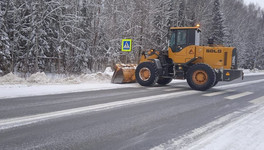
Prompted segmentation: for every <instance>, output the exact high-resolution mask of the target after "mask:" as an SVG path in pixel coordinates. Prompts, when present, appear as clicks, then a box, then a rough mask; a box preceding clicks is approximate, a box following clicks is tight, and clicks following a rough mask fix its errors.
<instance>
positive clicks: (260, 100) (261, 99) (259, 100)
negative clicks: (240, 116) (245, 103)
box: [249, 96, 264, 104]
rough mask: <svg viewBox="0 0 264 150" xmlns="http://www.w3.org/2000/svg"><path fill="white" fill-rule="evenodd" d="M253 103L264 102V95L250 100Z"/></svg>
mask: <svg viewBox="0 0 264 150" xmlns="http://www.w3.org/2000/svg"><path fill="white" fill-rule="evenodd" d="M249 102H250V103H252V104H261V103H264V96H262V97H259V98H256V99H254V100H251V101H249Z"/></svg>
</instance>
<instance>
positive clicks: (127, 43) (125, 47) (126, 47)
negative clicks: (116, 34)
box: [122, 39, 132, 52]
mask: <svg viewBox="0 0 264 150" xmlns="http://www.w3.org/2000/svg"><path fill="white" fill-rule="evenodd" d="M131 50H132V40H131V39H123V40H122V51H123V52H131Z"/></svg>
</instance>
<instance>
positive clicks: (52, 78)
mask: <svg viewBox="0 0 264 150" xmlns="http://www.w3.org/2000/svg"><path fill="white" fill-rule="evenodd" d="M112 74H113V71H112V70H111V68H110V67H108V68H106V70H105V71H104V72H103V73H102V72H98V73H93V74H82V75H79V76H76V75H71V76H66V75H46V74H45V73H44V72H37V73H35V74H32V75H31V76H30V77H28V78H26V79H24V78H20V77H18V76H17V75H14V74H13V73H9V74H7V75H5V76H3V77H0V85H6V84H11V85H13V84H26V85H35V84H36V85H38V84H80V83H105V82H110V80H111V77H112Z"/></svg>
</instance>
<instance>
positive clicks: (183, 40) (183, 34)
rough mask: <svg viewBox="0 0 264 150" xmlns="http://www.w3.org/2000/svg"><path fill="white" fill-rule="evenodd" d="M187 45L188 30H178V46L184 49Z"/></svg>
mask: <svg viewBox="0 0 264 150" xmlns="http://www.w3.org/2000/svg"><path fill="white" fill-rule="evenodd" d="M186 44H187V30H178V35H177V46H181V47H183V46H184V45H186Z"/></svg>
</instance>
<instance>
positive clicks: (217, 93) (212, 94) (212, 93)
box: [203, 90, 235, 97]
mask: <svg viewBox="0 0 264 150" xmlns="http://www.w3.org/2000/svg"><path fill="white" fill-rule="evenodd" d="M234 91H235V90H226V91H219V92H211V93H206V94H203V96H208V97H210V96H217V95H221V94H225V93H228V92H234Z"/></svg>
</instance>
